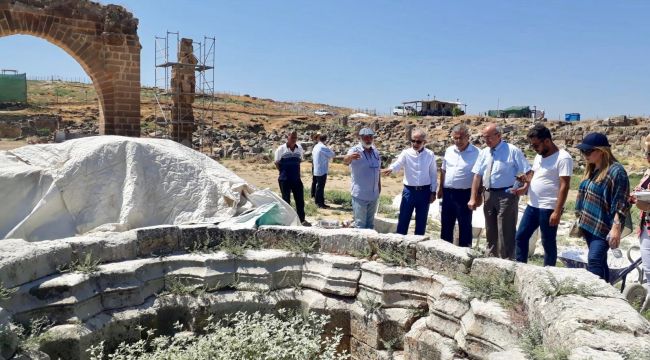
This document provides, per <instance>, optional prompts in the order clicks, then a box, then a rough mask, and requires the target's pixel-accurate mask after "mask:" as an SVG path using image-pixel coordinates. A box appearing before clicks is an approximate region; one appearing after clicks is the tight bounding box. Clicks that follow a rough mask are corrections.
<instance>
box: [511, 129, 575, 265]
mask: <svg viewBox="0 0 650 360" xmlns="http://www.w3.org/2000/svg"><path fill="white" fill-rule="evenodd" d="M528 142H529V143H530V147H532V148H533V149H534V150H535V152H536V153H537V156H535V160H534V161H533V168H532V174H530V175H528V177H527V181H528V182H527V183H526V188H527V190H528V206H527V207H526V211H525V212H524V215H523V217H522V218H521V222H520V223H519V229H517V235H515V259H516V260H517V261H519V262H523V263H525V262H527V261H528V240H529V239H530V237H531V236H532V235H533V233H534V232H535V230H537V228H538V227H539V229H540V232H541V233H542V246H543V247H544V266H555V263H556V261H557V243H556V236H557V227H558V224H559V223H560V218H561V217H562V211H563V210H564V203H565V201H566V198H567V194H568V193H569V187H570V183H571V174H572V173H573V159H572V158H571V155H570V154H569V153H568V152H566V151H565V150H563V149H558V147H557V146H556V145H555V144H554V143H553V139H552V137H551V132H550V131H549V130H548V128H547V127H546V126H544V125H542V124H537V125H535V126H534V127H533V128H532V129H531V130H530V131H529V132H528ZM528 185H529V186H528Z"/></svg>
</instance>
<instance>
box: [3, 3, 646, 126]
mask: <svg viewBox="0 0 650 360" xmlns="http://www.w3.org/2000/svg"><path fill="white" fill-rule="evenodd" d="M102 2H103V3H105V2H104V1H102ZM113 3H117V4H121V5H124V6H125V7H127V8H128V9H129V10H130V11H132V12H133V13H134V14H135V16H136V17H137V18H139V19H140V26H139V35H140V42H141V43H142V46H143V49H142V67H141V69H142V82H143V84H146V85H150V84H153V82H154V68H153V64H154V59H153V57H154V36H155V35H156V34H159V35H160V34H162V35H164V33H165V31H166V30H170V31H180V32H181V35H183V36H185V37H190V38H194V39H200V38H201V39H202V38H203V35H208V36H214V37H216V38H217V43H216V50H217V53H216V70H215V77H216V88H217V90H223V91H231V92H238V93H247V94H251V95H254V96H260V97H270V98H274V99H277V100H307V101H314V102H323V103H327V104H332V105H341V106H348V107H354V108H375V109H377V111H379V112H388V110H389V109H390V108H391V106H392V105H395V104H398V103H400V102H401V101H404V100H412V99H421V98H426V97H427V94H429V95H430V96H431V97H433V96H436V97H437V98H439V99H448V100H455V99H457V98H458V99H460V100H461V101H463V102H466V103H467V104H468V107H467V110H468V113H470V114H477V113H479V112H484V111H487V110H489V109H495V108H496V107H497V103H498V104H499V106H500V108H504V107H507V106H512V105H531V106H532V105H536V106H537V107H538V108H540V109H545V110H546V114H547V117H549V118H551V119H557V118H558V116H560V114H562V116H563V114H564V113H566V112H580V113H582V114H583V117H591V118H595V117H598V118H604V117H607V116H611V115H618V114H630V115H644V114H645V115H648V114H650V85H649V81H650V27H649V26H648V25H647V22H648V15H650V1H646V0H624V1H604V0H571V1H568V0H545V1H533V0H502V1H485V0H453V1H451V0H450V1H433V0H429V1H425V0H422V1H397V0H375V1H350V0H347V1H344V0H328V1H304V0H290V1H268V0H255V1H246V0H236V1H235V0H229V1H208V0H203V1H199V0H184V1H180V0H179V1H177V0H165V1H157V0H137V1H136V0H131V1H127V0H116V1H114V2H113ZM0 68H15V69H19V70H21V71H24V72H27V73H28V74H30V75H52V74H53V75H59V76H64V77H77V76H84V75H85V74H84V72H83V70H82V69H81V67H79V65H78V64H76V62H75V61H74V60H72V58H70V57H69V56H67V54H65V53H64V52H63V51H62V50H60V49H58V48H57V47H55V46H53V45H51V44H49V43H47V42H45V41H43V40H41V39H37V38H33V37H26V36H11V37H4V38H0Z"/></svg>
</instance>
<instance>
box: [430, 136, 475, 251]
mask: <svg viewBox="0 0 650 360" xmlns="http://www.w3.org/2000/svg"><path fill="white" fill-rule="evenodd" d="M451 139H452V141H453V142H454V145H452V146H450V147H448V148H447V150H446V151H445V156H444V158H443V159H442V168H441V170H440V181H439V182H438V199H442V211H441V213H440V223H441V225H442V228H441V230H440V238H441V239H443V240H445V241H448V242H450V243H453V242H454V226H455V225H456V220H458V245H460V246H462V247H471V246H472V210H470V209H469V208H468V207H467V203H468V202H469V200H470V198H471V195H472V180H473V179H474V174H473V173H472V168H473V167H474V164H475V163H476V159H477V158H478V153H479V150H478V148H477V147H476V146H474V145H473V144H470V142H469V129H468V128H467V126H466V125H465V124H458V125H456V126H454V128H453V129H452V130H451Z"/></svg>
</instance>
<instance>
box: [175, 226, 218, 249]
mask: <svg viewBox="0 0 650 360" xmlns="http://www.w3.org/2000/svg"><path fill="white" fill-rule="evenodd" d="M208 226H210V225H208V224H195V225H179V226H178V231H179V233H180V240H179V250H182V251H193V250H201V249H206V248H207V247H208V246H210V239H209V237H208Z"/></svg>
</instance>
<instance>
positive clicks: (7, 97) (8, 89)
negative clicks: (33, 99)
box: [0, 74, 27, 103]
mask: <svg viewBox="0 0 650 360" xmlns="http://www.w3.org/2000/svg"><path fill="white" fill-rule="evenodd" d="M15 102H22V103H26V102H27V74H0V103H15Z"/></svg>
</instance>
